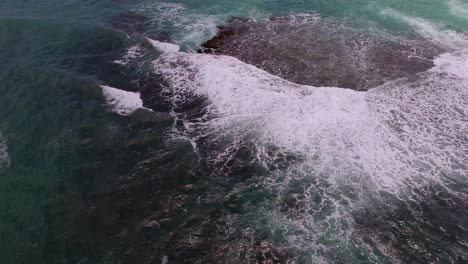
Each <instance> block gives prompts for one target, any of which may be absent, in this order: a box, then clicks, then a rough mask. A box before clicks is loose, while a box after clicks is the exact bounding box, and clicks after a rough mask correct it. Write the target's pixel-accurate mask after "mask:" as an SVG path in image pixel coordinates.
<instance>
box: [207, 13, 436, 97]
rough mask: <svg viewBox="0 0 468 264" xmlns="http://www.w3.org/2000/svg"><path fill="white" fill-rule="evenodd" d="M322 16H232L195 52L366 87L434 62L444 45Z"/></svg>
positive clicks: (312, 80)
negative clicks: (386, 34)
mask: <svg viewBox="0 0 468 264" xmlns="http://www.w3.org/2000/svg"><path fill="white" fill-rule="evenodd" d="M377 35H378V34H374V33H373V32H369V31H363V30H356V29H351V28H349V27H346V26H343V25H336V24H332V23H328V22H326V21H324V20H322V19H320V18H318V17H317V18H313V19H311V18H310V17H300V16H299V17H296V16H291V17H277V18H271V19H269V20H267V21H261V22H256V21H252V20H247V19H240V18H233V19H231V20H230V21H229V24H228V25H227V26H225V27H220V28H219V33H218V35H217V36H215V37H214V38H212V39H211V40H209V41H207V42H206V43H204V44H203V45H202V48H201V49H200V51H199V52H201V53H214V54H223V55H230V56H233V57H236V58H238V59H240V60H242V61H244V62H246V63H249V64H252V65H255V66H257V67H259V68H261V69H263V70H265V71H267V72H269V73H271V74H274V75H277V76H279V77H281V78H283V79H286V80H289V81H292V82H295V83H298V84H306V85H313V86H333V87H343V88H351V89H354V90H368V89H370V88H373V87H376V86H379V85H381V84H383V83H384V82H387V81H389V80H393V79H397V78H402V77H407V76H411V75H414V74H416V73H419V72H423V71H426V70H428V69H430V68H431V67H433V63H432V60H433V58H434V57H435V56H436V55H438V54H440V53H441V52H442V48H440V47H438V46H436V45H435V44H432V43H430V42H428V41H425V40H422V39H414V40H407V39H404V40H403V39H396V38H390V37H388V38H385V37H382V36H381V35H382V34H381V32H379V36H377Z"/></svg>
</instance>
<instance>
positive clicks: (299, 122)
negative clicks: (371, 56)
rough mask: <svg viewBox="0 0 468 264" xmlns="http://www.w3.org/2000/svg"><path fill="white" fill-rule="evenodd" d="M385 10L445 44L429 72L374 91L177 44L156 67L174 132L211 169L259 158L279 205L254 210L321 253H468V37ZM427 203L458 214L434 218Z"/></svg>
mask: <svg viewBox="0 0 468 264" xmlns="http://www.w3.org/2000/svg"><path fill="white" fill-rule="evenodd" d="M383 14H384V15H390V16H392V17H394V18H396V19H400V20H402V21H404V22H405V23H408V25H410V26H412V27H413V28H414V29H415V31H416V32H418V33H419V34H420V35H421V36H422V37H424V38H427V39H429V40H431V41H433V42H434V43H437V44H438V45H440V46H442V47H444V49H445V50H447V51H448V52H447V53H445V54H443V55H441V56H439V57H438V58H437V59H436V60H435V61H434V63H435V65H436V66H435V67H434V68H432V69H431V70H429V71H427V72H424V73H420V74H417V75H415V76H413V77H408V78H403V79H399V80H395V81H392V82H387V83H385V84H384V85H382V86H380V87H376V88H374V89H371V90H369V91H368V92H358V91H352V90H349V89H342V88H335V87H313V86H306V85H298V84H294V83H291V82H288V81H285V80H283V79H280V78H278V77H276V76H273V75H271V74H269V73H267V72H265V71H263V70H260V69H258V68H256V67H254V66H252V65H248V64H245V63H243V62H241V61H239V60H237V59H235V58H233V57H229V56H215V55H206V54H193V53H171V54H166V55H164V56H163V57H161V58H160V59H158V60H157V61H155V62H154V69H155V71H156V73H158V74H159V75H161V76H163V78H164V79H165V81H166V83H167V85H166V86H165V88H164V89H163V92H162V94H163V95H164V96H165V97H166V99H167V100H168V101H170V102H171V104H172V106H173V109H174V112H173V114H174V117H175V118H176V119H177V120H178V122H176V123H178V124H181V125H180V126H179V127H177V134H178V135H179V136H180V135H182V136H184V137H188V138H190V139H192V141H193V143H194V145H196V146H197V148H198V149H199V151H204V152H206V153H205V154H204V155H206V156H207V158H206V159H207V160H208V162H209V163H210V164H212V165H214V166H215V167H214V168H215V169H219V171H220V172H226V171H229V169H230V168H229V167H230V166H231V165H232V164H233V163H248V164H252V163H256V164H259V165H261V166H263V167H264V168H265V169H266V170H268V171H269V175H270V177H268V178H267V179H265V180H264V182H263V184H264V186H265V188H267V189H269V190H270V191H271V192H272V193H275V194H276V197H277V198H276V200H277V203H276V206H275V208H276V209H273V210H267V209H261V210H258V211H257V212H252V214H267V215H268V216H269V217H267V219H269V224H270V225H271V229H272V230H276V231H277V232H280V233H281V234H282V236H283V239H284V240H285V241H287V244H288V245H289V246H290V247H292V248H295V250H297V251H300V252H305V253H304V254H306V255H309V256H312V258H313V259H315V260H316V261H320V260H322V261H323V260H326V259H334V260H336V259H337V256H338V259H339V256H340V255H346V254H351V253H352V252H354V251H358V252H363V251H365V252H366V253H367V255H368V257H369V258H370V259H372V260H374V261H376V260H380V261H382V260H393V261H397V262H400V261H402V262H405V261H408V259H402V258H404V256H406V257H407V258H408V256H412V255H418V256H422V257H421V258H423V259H425V260H432V261H437V260H438V261H440V260H441V259H444V260H449V261H455V259H456V258H457V256H462V257H463V258H465V259H466V258H467V257H468V256H467V255H466V252H467V251H466V247H467V245H466V244H464V242H463V239H464V237H467V236H468V234H467V230H468V229H467V228H468V223H466V222H464V221H463V220H460V219H462V218H463V215H465V214H466V208H468V203H467V198H468V195H467V190H468V175H467V172H468V167H467V164H468V76H467V74H466V70H465V69H466V67H467V62H468V53H467V52H466V50H465V49H466V48H468V45H467V43H468V42H467V41H466V39H465V38H464V36H462V35H460V34H457V33H456V32H453V31H444V30H441V29H440V28H439V27H437V26H436V25H434V24H431V23H429V22H428V21H425V20H422V19H418V18H409V17H406V16H404V15H402V14H400V13H398V12H396V11H393V10H387V11H384V12H383ZM194 102H202V103H201V105H202V107H201V109H200V108H197V113H196V114H193V115H187V113H182V112H180V111H178V109H182V108H184V106H185V105H187V104H193V103H194ZM239 153H241V155H240V154H239ZM239 156H243V157H242V160H241V159H240V158H239ZM245 157H248V158H247V159H248V160H247V161H246V158H245ZM280 163H281V164H282V165H281V166H280V165H278V164H280ZM226 167H227V168H228V169H227V170H226ZM426 207H429V208H433V209H434V208H438V209H434V210H441V212H445V213H446V214H453V215H455V216H456V215H457V214H458V217H459V218H457V217H453V218H452V217H448V216H447V215H445V216H446V217H445V218H448V220H447V219H446V222H443V220H441V219H440V218H437V217H434V216H431V217H429V218H428V212H427V210H426V209H425V208H426ZM463 208H465V209H463ZM444 210H446V211H444ZM451 210H453V211H451ZM278 223H279V224H278ZM414 223H416V224H414ZM417 224H419V226H417ZM373 227H374V228H373ZM276 231H275V232H276ZM421 236H422V237H427V236H446V237H450V239H447V240H445V242H440V241H436V240H431V239H429V240H428V241H424V239H419V240H418V237H421ZM402 240H403V242H402ZM428 244H429V245H430V246H428ZM441 247H444V248H449V251H451V252H452V253H453V254H454V255H453V256H452V255H451V254H448V253H446V252H447V250H445V251H444V250H442V249H441ZM372 248H377V249H378V250H377V251H373V250H372ZM431 248H432V251H434V252H436V253H437V252H439V253H440V252H442V253H440V254H439V255H437V254H435V255H431V254H434V252H432V253H431V250H430V249H431ZM350 252H351V253H350ZM402 256H403V257H402Z"/></svg>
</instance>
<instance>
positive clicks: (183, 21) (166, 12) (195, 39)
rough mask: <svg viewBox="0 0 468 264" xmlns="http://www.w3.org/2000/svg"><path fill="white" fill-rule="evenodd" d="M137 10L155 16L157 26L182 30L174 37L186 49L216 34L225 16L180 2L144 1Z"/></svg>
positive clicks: (170, 30) (175, 30)
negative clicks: (209, 12) (198, 10)
mask: <svg viewBox="0 0 468 264" xmlns="http://www.w3.org/2000/svg"><path fill="white" fill-rule="evenodd" d="M137 11H138V12H140V13H143V14H148V16H150V17H153V18H154V19H153V20H152V23H154V24H155V26H156V28H158V29H161V30H165V31H167V32H180V34H176V35H173V36H172V37H173V38H174V39H175V40H176V41H177V43H180V44H181V45H182V48H184V49H189V50H190V49H193V48H196V47H198V46H199V45H201V43H203V42H204V41H206V40H208V39H209V38H211V37H212V36H214V35H215V34H216V32H217V25H219V24H220V23H221V22H222V21H223V18H224V17H221V16H217V15H204V14H200V13H196V12H193V11H191V10H190V9H188V8H186V7H185V6H184V5H183V4H180V3H170V2H164V1H150V2H146V3H142V4H140V5H139V7H138V8H137Z"/></svg>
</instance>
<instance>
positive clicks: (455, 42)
mask: <svg viewBox="0 0 468 264" xmlns="http://www.w3.org/2000/svg"><path fill="white" fill-rule="evenodd" d="M380 13H381V14H382V15H385V16H390V17H393V18H395V19H398V20H400V21H402V22H405V23H407V24H408V25H409V26H411V27H413V28H414V30H415V31H416V32H417V33H418V34H419V35H421V37H423V38H426V39H428V40H431V41H434V42H436V43H437V44H439V45H440V46H442V47H444V48H446V49H449V50H451V51H456V50H459V49H460V47H466V45H467V43H468V39H467V36H466V35H463V34H458V33H457V32H455V31H453V30H448V29H444V28H443V25H437V24H434V23H432V22H430V21H428V20H426V19H422V18H419V17H410V16H407V15H404V14H402V13H400V12H398V11H396V10H394V9H385V10H383V11H381V12H380Z"/></svg>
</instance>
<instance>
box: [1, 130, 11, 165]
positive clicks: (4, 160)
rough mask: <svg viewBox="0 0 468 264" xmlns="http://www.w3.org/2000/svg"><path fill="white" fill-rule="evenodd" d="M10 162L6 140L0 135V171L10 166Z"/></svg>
mask: <svg viewBox="0 0 468 264" xmlns="http://www.w3.org/2000/svg"><path fill="white" fill-rule="evenodd" d="M10 163H11V160H10V155H9V153H8V145H7V142H6V139H5V138H4V137H3V136H2V134H1V133H0V169H5V168H8V167H9V166H10Z"/></svg>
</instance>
